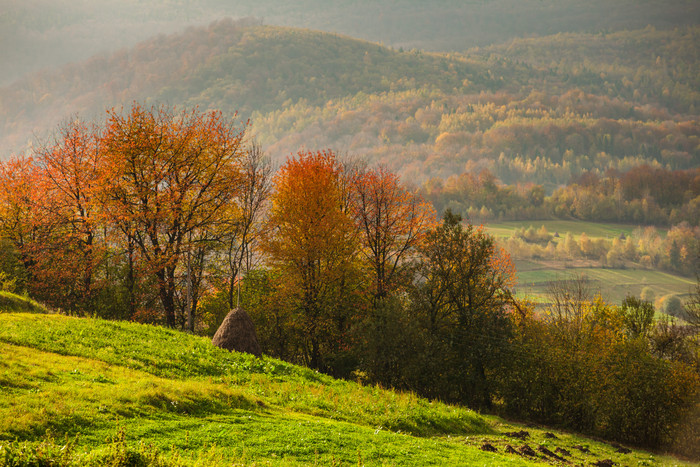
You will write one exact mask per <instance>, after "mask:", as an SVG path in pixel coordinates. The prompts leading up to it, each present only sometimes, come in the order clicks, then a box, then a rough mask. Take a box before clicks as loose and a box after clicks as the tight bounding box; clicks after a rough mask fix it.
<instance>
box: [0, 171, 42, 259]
mask: <svg viewBox="0 0 700 467" xmlns="http://www.w3.org/2000/svg"><path fill="white" fill-rule="evenodd" d="M36 178H37V169H36V166H35V165H34V162H33V159H32V158H31V157H12V158H11V159H9V160H8V161H5V162H0V186H1V187H2V190H0V234H1V235H2V236H3V237H5V238H7V239H8V240H9V241H10V242H11V243H12V245H13V246H14V248H15V249H16V250H17V252H18V254H19V259H20V262H21V263H22V266H24V268H25V270H26V272H27V273H30V272H31V269H32V268H33V266H34V264H35V262H36V260H35V258H34V255H33V254H32V252H31V250H32V248H33V246H34V245H35V244H36V242H37V241H38V239H39V238H40V229H39V216H38V215H37V212H36V210H35V209H34V206H35V205H36V202H37V199H38V198H39V197H40V196H41V194H40V193H39V191H38V190H37V180H36Z"/></svg>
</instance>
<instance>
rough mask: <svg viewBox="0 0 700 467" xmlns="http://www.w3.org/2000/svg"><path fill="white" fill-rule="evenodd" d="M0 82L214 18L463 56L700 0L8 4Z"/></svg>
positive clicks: (661, 20)
mask: <svg viewBox="0 0 700 467" xmlns="http://www.w3.org/2000/svg"><path fill="white" fill-rule="evenodd" d="M0 6H1V8H0V9H1V10H2V11H3V13H4V14H3V15H0V42H1V43H2V44H8V45H10V44H11V47H3V48H0V62H2V63H3V67H2V68H0V85H4V84H8V83H10V82H12V81H13V80H16V79H18V78H20V77H22V76H23V75H25V74H27V73H29V72H33V71H38V70H40V69H42V68H47V67H53V66H58V65H63V64H65V63H68V62H79V61H82V60H85V59H87V58H89V57H90V56H92V55H95V54H98V53H111V52H114V51H115V50H118V49H120V48H122V47H132V46H133V45H135V44H136V43H137V42H139V41H142V40H146V39H148V38H149V37H152V36H156V35H158V34H171V33H173V32H176V31H179V30H182V29H184V28H185V27H187V26H193V25H194V26H197V25H202V24H206V23H209V22H211V21H213V20H215V19H220V18H222V17H227V16H231V17H234V18H242V17H256V18H259V19H261V20H264V21H265V23H266V24H274V25H280V26H294V27H303V28H311V29H318V30H322V31H326V32H333V33H339V34H346V35H349V36H353V37H358V38H361V39H365V40H370V41H375V42H380V41H381V42H383V43H384V44H387V45H390V46H393V47H397V48H398V47H403V48H406V49H411V48H417V49H422V50H432V51H451V50H454V51H464V50H466V49H468V48H470V47H474V46H483V45H489V44H494V43H501V42H505V41H507V40H510V39H512V38H514V37H524V36H532V35H540V36H543V35H549V34H556V33H558V32H600V31H607V32H611V31H618V30H623V29H637V28H642V27H644V26H646V25H648V24H651V25H654V26H656V27H659V28H673V27H678V26H687V25H692V24H697V23H698V20H699V18H700V7H698V5H697V2H693V1H692V0H644V1H639V0H618V1H616V2H614V3H610V2H607V1H604V0H589V1H587V2H578V1H576V0H546V1H543V0H495V1H494V0H491V1H484V0H470V1H442V2H440V4H439V5H437V4H426V3H425V2H420V1H415V0H382V1H370V0H360V1H354V2H340V1H321V0H300V1H295V2H285V1H281V0H260V1H251V0H239V1H236V2H224V1H221V0H193V1H177V0H175V1H166V0H145V1H143V0H141V1H135V0H130V1H123V0H122V1H119V0H99V1H97V0H91V1H74V0H23V1H15V0H3V1H2V2H0Z"/></svg>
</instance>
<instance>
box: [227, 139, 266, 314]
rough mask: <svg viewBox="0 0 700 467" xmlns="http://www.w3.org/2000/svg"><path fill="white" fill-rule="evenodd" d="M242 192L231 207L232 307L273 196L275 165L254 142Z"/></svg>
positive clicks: (229, 265) (245, 160)
mask: <svg viewBox="0 0 700 467" xmlns="http://www.w3.org/2000/svg"><path fill="white" fill-rule="evenodd" d="M242 173H243V180H242V185H241V193H240V196H239V197H238V198H237V200H236V201H235V203H232V205H231V206H230V207H229V215H228V217H227V221H226V229H225V233H224V235H223V237H222V242H223V243H224V246H225V258H226V266H227V270H228V294H227V295H228V308H229V309H231V308H234V307H235V306H236V305H237V303H238V300H237V296H236V290H235V287H236V284H237V283H238V280H237V279H239V278H240V276H241V275H242V274H243V272H244V271H246V272H247V271H249V270H250V269H251V267H252V266H253V262H254V259H255V247H256V246H257V244H258V243H259V241H260V238H261V234H262V232H261V228H260V225H261V224H262V215H263V211H264V208H265V207H266V203H267V201H268V198H269V196H270V191H271V188H272V187H271V183H272V168H271V166H270V163H269V161H268V160H267V159H266V158H265V155H264V153H263V151H262V148H261V147H260V146H259V145H258V144H257V143H253V144H252V145H251V146H250V148H249V149H248V150H247V151H246V153H245V156H244V158H243V160H242Z"/></svg>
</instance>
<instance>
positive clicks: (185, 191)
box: [101, 105, 246, 327]
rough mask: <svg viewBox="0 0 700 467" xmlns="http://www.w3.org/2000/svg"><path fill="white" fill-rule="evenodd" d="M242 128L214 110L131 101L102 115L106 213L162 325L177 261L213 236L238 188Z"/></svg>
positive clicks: (178, 270) (172, 305)
mask: <svg viewBox="0 0 700 467" xmlns="http://www.w3.org/2000/svg"><path fill="white" fill-rule="evenodd" d="M245 129H246V127H245V126H241V127H236V126H235V125H234V124H233V123H232V122H230V121H228V120H226V119H225V118H224V117H223V115H222V114H221V113H220V112H208V113H202V112H199V111H198V110H196V109H195V110H193V111H183V112H176V111H175V110H172V109H168V108H165V107H152V108H150V109H146V108H143V107H141V106H139V105H134V106H133V107H132V109H131V110H130V111H129V112H128V113H127V114H125V115H124V114H121V113H119V112H117V111H114V110H113V111H111V112H109V119H108V122H107V125H106V129H105V132H104V137H103V145H104V148H105V155H106V163H105V164H104V170H103V172H102V174H101V180H102V183H103V185H104V187H105V207H106V210H107V214H108V216H109V218H110V219H111V220H112V222H114V223H118V224H119V225H121V226H122V229H123V230H127V231H128V232H129V236H130V237H131V240H132V241H133V243H134V244H135V245H136V247H137V248H138V249H139V250H140V253H141V256H142V257H143V259H144V260H145V262H146V265H147V269H148V271H150V273H151V274H153V276H154V278H155V279H156V283H157V285H158V295H159V297H160V301H161V304H162V307H163V310H164V312H165V321H166V324H167V325H168V326H171V327H173V326H175V324H176V291H177V289H178V282H179V279H178V277H179V276H178V274H179V275H180V276H185V277H186V280H188V281H189V276H190V274H188V273H187V272H184V273H183V272H182V266H183V263H184V261H183V258H184V256H185V255H186V253H187V252H188V251H193V249H194V246H195V245H197V244H198V242H205V241H208V240H209V239H211V238H212V236H214V235H215V233H214V231H215V230H216V229H217V228H218V226H219V224H220V221H221V219H220V216H221V214H222V212H223V211H224V209H225V207H226V206H227V205H228V204H229V203H230V202H231V201H232V200H234V199H235V198H236V197H237V196H238V194H239V191H240V186H241V177H242V174H241V159H242V157H243V154H244V152H245V148H244V144H243V142H244V140H243V138H244V135H245Z"/></svg>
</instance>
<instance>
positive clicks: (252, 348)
mask: <svg viewBox="0 0 700 467" xmlns="http://www.w3.org/2000/svg"><path fill="white" fill-rule="evenodd" d="M211 342H212V344H214V345H215V346H217V347H221V348H222V349H227V350H235V351H237V352H247V353H249V354H253V355H255V356H256V357H259V356H260V355H262V350H261V349H260V344H258V336H257V334H255V326H254V325H253V320H251V319H250V316H248V313H246V312H245V310H244V309H243V308H234V309H233V310H231V311H229V313H228V314H227V315H226V318H224V321H223V322H222V323H221V326H219V329H218V330H217V331H216V334H214V338H213V339H212V340H211Z"/></svg>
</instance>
